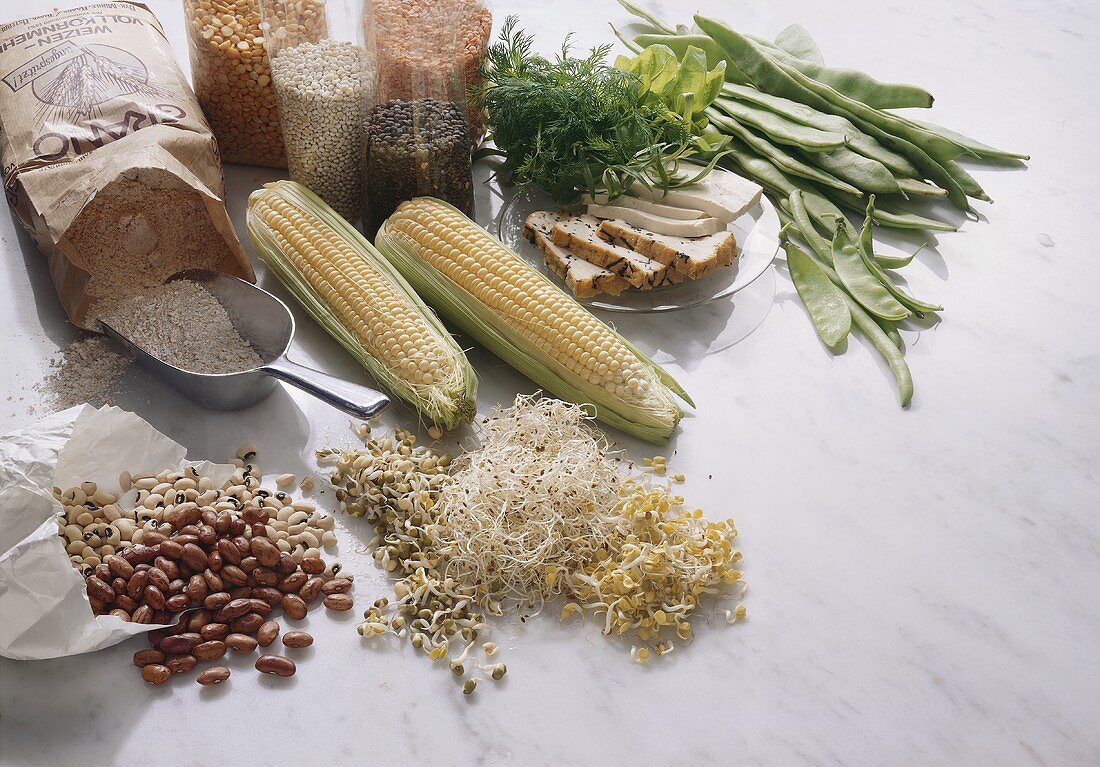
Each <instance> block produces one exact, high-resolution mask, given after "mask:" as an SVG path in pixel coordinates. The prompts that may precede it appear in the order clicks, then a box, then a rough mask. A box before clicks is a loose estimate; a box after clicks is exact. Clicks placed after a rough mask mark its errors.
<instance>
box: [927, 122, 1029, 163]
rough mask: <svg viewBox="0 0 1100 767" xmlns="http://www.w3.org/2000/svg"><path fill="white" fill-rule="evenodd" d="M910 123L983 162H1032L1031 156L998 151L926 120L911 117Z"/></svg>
mask: <svg viewBox="0 0 1100 767" xmlns="http://www.w3.org/2000/svg"><path fill="white" fill-rule="evenodd" d="M909 121H910V122H912V123H916V124H917V125H919V126H920V127H922V128H924V129H925V130H926V131H929V132H931V133H935V134H938V135H940V136H943V137H944V138H945V139H947V140H948V141H951V142H952V143H954V144H957V145H958V146H960V147H963V148H964V149H966V150H969V152H970V153H971V154H973V155H974V156H975V157H977V158H979V159H981V160H989V161H991V162H1013V161H1016V160H1030V159H1031V155H1027V154H1023V153H1020V152H1006V151H1005V150H1003V149H997V148H995V147H991V146H989V144H983V143H982V142H980V141H978V140H977V139H973V138H970V137H969V136H964V135H963V134H961V133H958V132H956V131H953V130H950V129H948V128H944V127H943V126H941V125H935V124H934V123H930V122H925V121H924V120H917V119H915V118H912V117H910V118H909Z"/></svg>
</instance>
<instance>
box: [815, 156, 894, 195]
mask: <svg viewBox="0 0 1100 767" xmlns="http://www.w3.org/2000/svg"><path fill="white" fill-rule="evenodd" d="M807 159H808V160H810V161H812V162H814V163H816V164H817V165H818V166H820V167H821V169H822V170H824V171H825V172H827V173H831V174H832V175H834V176H836V177H837V178H839V179H842V180H844V181H847V182H848V183H850V184H852V185H853V186H855V187H857V188H859V189H861V190H863V191H864V192H872V193H876V194H896V193H897V192H899V191H900V190H899V188H898V182H897V179H895V178H894V174H892V173H891V172H890V171H889V170H888V169H887V168H886V166H885V165H883V164H882V163H880V162H879V161H878V160H872V159H870V158H869V157H864V156H863V155H861V154H859V153H858V152H853V151H852V150H851V149H848V147H839V148H837V149H829V150H826V151H824V152H816V153H814V154H813V155H807ZM834 188H836V187H835V186H834Z"/></svg>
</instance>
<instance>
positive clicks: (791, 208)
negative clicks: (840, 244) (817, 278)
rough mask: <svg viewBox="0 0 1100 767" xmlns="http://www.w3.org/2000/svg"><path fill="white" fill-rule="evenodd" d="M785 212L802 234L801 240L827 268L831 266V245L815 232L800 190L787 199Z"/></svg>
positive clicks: (815, 228)
mask: <svg viewBox="0 0 1100 767" xmlns="http://www.w3.org/2000/svg"><path fill="white" fill-rule="evenodd" d="M787 210H788V212H789V213H790V214H791V218H792V219H794V223H795V226H797V227H798V230H799V232H801V233H802V239H804V240H805V241H806V244H808V245H809V246H810V248H811V249H812V250H813V251H814V253H816V254H817V255H818V257H819V258H820V259H821V260H822V261H824V262H825V263H826V264H829V266H832V264H833V245H832V243H830V242H829V241H828V240H826V239H825V238H824V237H822V236H821V234H820V233H819V232H818V231H817V227H815V226H814V222H813V221H811V220H810V214H809V212H808V211H807V210H806V200H805V197H804V196H803V194H802V190H801V189H796V190H794V191H793V192H791V193H790V195H788V197H787Z"/></svg>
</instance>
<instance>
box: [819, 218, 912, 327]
mask: <svg viewBox="0 0 1100 767" xmlns="http://www.w3.org/2000/svg"><path fill="white" fill-rule="evenodd" d="M833 268H834V269H836V273H837V276H838V277H840V281H841V282H843V283H844V287H846V288H847V289H848V292H849V293H850V294H851V295H852V298H854V299H856V300H857V301H859V303H860V305H862V306H863V307H864V308H865V309H866V310H867V311H869V312H870V313H871V314H873V315H875V316H876V317H882V319H884V320H903V319H905V318H906V317H908V316H909V310H908V309H906V308H905V306H904V305H902V304H901V303H899V302H898V300H897V299H896V298H894V297H893V296H892V295H891V294H890V292H889V291H888V290H887V289H886V287H885V286H884V285H883V284H882V283H881V282H880V281H879V279H878V278H877V277H875V276H874V275H873V274H871V272H870V271H869V270H868V269H867V265H866V264H864V262H863V258H862V256H861V255H860V252H859V247H858V246H857V245H856V244H855V243H854V242H852V238H851V236H850V235H849V233H848V230H847V228H846V227H845V226H844V224H843V223H840V222H838V223H837V227H836V234H834V235H833Z"/></svg>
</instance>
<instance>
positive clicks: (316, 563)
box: [302, 557, 325, 575]
mask: <svg viewBox="0 0 1100 767" xmlns="http://www.w3.org/2000/svg"><path fill="white" fill-rule="evenodd" d="M302 570H304V571H305V572H307V573H309V574H310V575H320V574H321V573H323V572H324V571H325V560H323V559H321V558H320V557H306V558H305V559H303V560H302Z"/></svg>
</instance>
